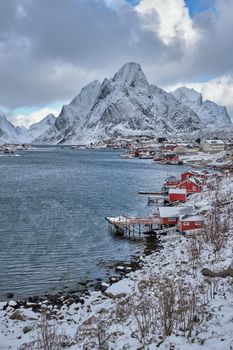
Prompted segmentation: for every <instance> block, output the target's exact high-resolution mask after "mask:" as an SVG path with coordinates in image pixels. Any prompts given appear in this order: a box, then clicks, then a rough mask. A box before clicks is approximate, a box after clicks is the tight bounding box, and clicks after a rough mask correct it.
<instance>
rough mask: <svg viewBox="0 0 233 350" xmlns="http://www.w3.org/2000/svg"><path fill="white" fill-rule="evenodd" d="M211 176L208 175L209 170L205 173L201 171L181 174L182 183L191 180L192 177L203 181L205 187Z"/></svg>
mask: <svg viewBox="0 0 233 350" xmlns="http://www.w3.org/2000/svg"><path fill="white" fill-rule="evenodd" d="M210 176H211V175H210V174H209V173H208V171H207V170H205V171H204V172H199V171H192V170H189V171H186V172H185V173H183V174H181V181H185V180H187V179H189V178H190V177H196V178H198V179H201V180H202V182H203V185H204V184H205V183H206V180H207V179H208V178H209V177H210Z"/></svg>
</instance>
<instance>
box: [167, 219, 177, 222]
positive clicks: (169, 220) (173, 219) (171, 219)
mask: <svg viewBox="0 0 233 350" xmlns="http://www.w3.org/2000/svg"><path fill="white" fill-rule="evenodd" d="M168 221H172V222H173V221H176V218H168Z"/></svg>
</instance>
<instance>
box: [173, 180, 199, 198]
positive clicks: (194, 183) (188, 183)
mask: <svg viewBox="0 0 233 350" xmlns="http://www.w3.org/2000/svg"><path fill="white" fill-rule="evenodd" d="M177 187H178V188H183V189H186V191H187V194H191V193H199V192H201V191H202V189H203V183H202V181H201V180H200V179H197V178H196V177H190V178H188V179H186V180H184V181H182V182H181V183H180V184H179V185H178V186H177Z"/></svg>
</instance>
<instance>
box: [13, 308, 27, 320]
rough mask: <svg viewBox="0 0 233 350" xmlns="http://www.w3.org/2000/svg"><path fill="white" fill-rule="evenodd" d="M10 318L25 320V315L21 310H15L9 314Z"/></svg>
mask: <svg viewBox="0 0 233 350" xmlns="http://www.w3.org/2000/svg"><path fill="white" fill-rule="evenodd" d="M10 319H11V320H16V321H26V317H25V316H24V315H23V314H22V313H21V310H15V311H14V312H13V314H12V315H11V316H10Z"/></svg>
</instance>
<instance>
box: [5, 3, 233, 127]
mask: <svg viewBox="0 0 233 350" xmlns="http://www.w3.org/2000/svg"><path fill="white" fill-rule="evenodd" d="M232 33H233V1H232V0H0V109H1V110H3V111H5V112H6V113H7V115H8V117H9V118H10V119H11V120H12V121H14V122H15V123H17V124H23V125H26V126H27V125H29V124H30V123H32V122H35V121H38V120H39V119H41V118H42V117H44V116H46V114H48V113H49V112H50V111H51V112H54V113H56V114H57V113H58V112H59V110H60V108H61V106H62V104H64V103H68V102H69V101H70V100H71V99H72V98H73V97H74V96H76V95H77V94H78V92H79V90H80V89H81V88H82V87H83V86H84V85H85V84H87V83H89V82H90V81H92V80H94V79H99V80H102V79H103V78H104V77H111V76H112V75H113V74H114V72H115V71H116V70H118V69H119V68H120V67H121V66H122V65H123V64H124V63H126V62H129V61H135V62H138V63H140V64H141V66H142V68H143V70H144V72H145V74H146V75H147V78H148V80H149V82H150V83H153V84H156V85H158V86H160V87H163V88H164V89H166V90H171V89H173V88H175V87H177V86H181V85H186V86H190V87H193V88H196V89H197V90H199V91H202V92H203V94H204V97H205V98H208V99H213V100H214V101H216V102H217V103H219V104H222V105H227V107H228V109H229V112H230V113H231V114H232V115H233V60H232V57H233V35H232Z"/></svg>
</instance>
